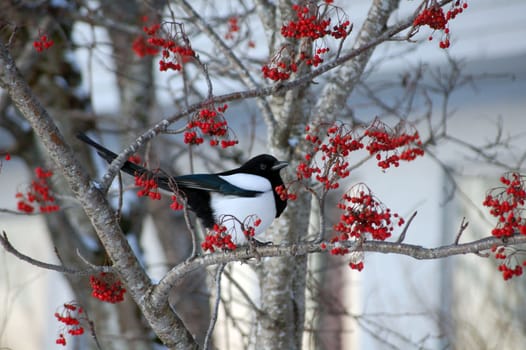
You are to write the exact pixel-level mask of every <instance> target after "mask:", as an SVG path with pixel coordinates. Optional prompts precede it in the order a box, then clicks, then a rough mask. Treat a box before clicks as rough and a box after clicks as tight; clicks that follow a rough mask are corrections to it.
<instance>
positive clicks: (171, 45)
mask: <svg viewBox="0 0 526 350" xmlns="http://www.w3.org/2000/svg"><path fill="white" fill-rule="evenodd" d="M171 28H172V29H171V32H165V31H161V25H160V24H153V25H151V26H144V27H143V31H144V33H145V34H146V35H147V37H148V38H147V39H146V38H145V37H144V36H139V37H137V38H136V39H135V40H134V41H133V44H132V49H133V50H134V51H135V53H136V54H137V56H139V57H144V56H146V55H152V56H153V55H157V54H158V53H159V52H160V53H161V59H160V60H159V70H160V71H161V72H162V71H167V70H175V71H180V70H181V69H182V68H183V64H185V63H186V62H189V61H191V60H192V59H193V57H195V52H194V50H193V49H192V48H191V47H190V44H189V41H188V39H187V37H186V35H185V33H184V32H183V30H182V26H180V25H177V24H174V25H173V26H172V27H171ZM177 28H179V29H177ZM180 42H183V43H184V44H183V45H181V44H179V43H180Z"/></svg>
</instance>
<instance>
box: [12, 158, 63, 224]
mask: <svg viewBox="0 0 526 350" xmlns="http://www.w3.org/2000/svg"><path fill="white" fill-rule="evenodd" d="M35 176H36V179H35V180H33V181H31V185H30V186H29V188H28V189H27V191H26V192H25V193H22V192H17V193H16V195H15V196H16V198H18V203H17V209H18V210H19V211H22V212H24V213H28V214H29V213H32V212H34V211H35V204H36V203H38V209H39V210H40V212H41V213H51V212H54V211H57V210H59V209H60V207H59V206H58V205H57V204H56V203H55V197H54V196H53V195H52V194H51V190H50V188H49V183H48V179H49V178H50V177H51V176H53V172H52V171H46V170H44V169H42V168H41V167H37V168H35Z"/></svg>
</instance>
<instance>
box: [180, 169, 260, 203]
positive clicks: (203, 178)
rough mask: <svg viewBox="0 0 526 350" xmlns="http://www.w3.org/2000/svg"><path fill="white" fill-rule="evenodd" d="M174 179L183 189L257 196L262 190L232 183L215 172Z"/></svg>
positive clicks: (227, 194)
mask: <svg viewBox="0 0 526 350" xmlns="http://www.w3.org/2000/svg"><path fill="white" fill-rule="evenodd" d="M172 181H174V182H175V184H176V185H177V186H178V187H179V188H181V189H194V190H201V191H207V192H217V193H221V194H223V195H226V196H238V197H256V196H257V195H258V194H260V193H261V192H260V191H252V190H246V189H243V188H241V187H237V186H235V185H232V184H231V183H230V182H228V181H226V180H224V179H222V178H221V177H219V176H218V175H215V174H193V175H183V176H175V177H173V178H172Z"/></svg>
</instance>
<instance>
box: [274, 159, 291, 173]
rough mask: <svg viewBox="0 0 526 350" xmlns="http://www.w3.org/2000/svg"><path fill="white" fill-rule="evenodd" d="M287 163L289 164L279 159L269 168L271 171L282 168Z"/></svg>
mask: <svg viewBox="0 0 526 350" xmlns="http://www.w3.org/2000/svg"><path fill="white" fill-rule="evenodd" d="M287 165H289V163H287V162H284V161H279V162H277V163H276V164H274V165H273V166H272V168H271V169H272V171H279V170H281V169H283V168H284V167H286V166H287Z"/></svg>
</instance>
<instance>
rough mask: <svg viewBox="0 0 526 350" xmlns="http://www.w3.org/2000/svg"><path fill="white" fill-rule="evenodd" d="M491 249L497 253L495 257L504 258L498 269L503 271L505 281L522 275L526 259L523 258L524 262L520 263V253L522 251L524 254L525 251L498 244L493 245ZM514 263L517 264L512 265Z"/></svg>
mask: <svg viewBox="0 0 526 350" xmlns="http://www.w3.org/2000/svg"><path fill="white" fill-rule="evenodd" d="M491 251H492V252H493V253H494V254H495V259H497V260H504V262H503V263H501V264H499V267H498V269H499V271H500V272H502V278H503V279H504V280H505V281H507V280H509V279H511V278H513V277H516V276H520V275H522V271H523V266H526V259H522V264H520V260H521V258H520V257H519V254H518V253H522V255H523V254H524V252H523V251H519V250H516V249H514V248H506V247H497V246H493V247H492V248H491ZM513 264H515V266H513V267H511V266H510V265H513Z"/></svg>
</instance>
